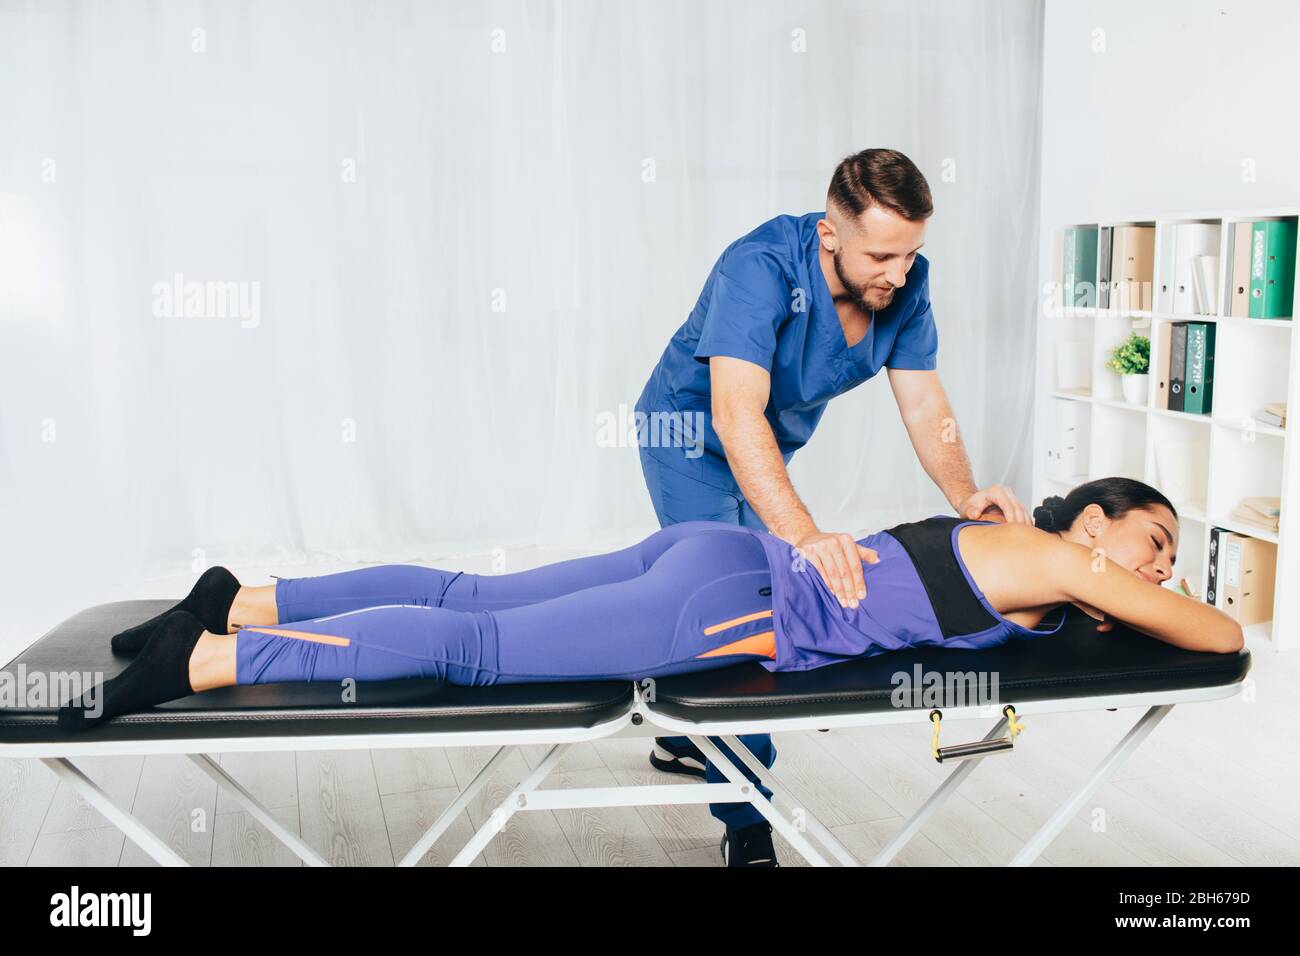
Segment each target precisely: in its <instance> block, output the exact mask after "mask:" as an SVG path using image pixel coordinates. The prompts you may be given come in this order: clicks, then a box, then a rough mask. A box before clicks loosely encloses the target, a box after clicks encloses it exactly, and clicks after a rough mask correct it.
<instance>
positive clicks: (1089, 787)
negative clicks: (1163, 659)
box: [1007, 704, 1174, 866]
mask: <svg viewBox="0 0 1300 956" xmlns="http://www.w3.org/2000/svg"><path fill="white" fill-rule="evenodd" d="M1173 709H1174V705H1173V704H1157V705H1156V706H1154V707H1151V708H1150V709H1149V710H1147V712H1146V713H1144V714H1143V715H1142V716H1141V717H1139V718H1138V721H1137V723H1135V724H1134V725H1133V726H1132V727H1131V728H1130V729H1129V732H1128V733H1127V734H1125V735H1124V739H1122V740H1121V741H1120V742H1119V743H1118V744H1116V745H1115V747H1114V748H1113V749H1112V750H1111V752H1110V753H1108V754H1107V755H1106V756H1105V757H1104V758H1103V759H1102V761H1101V763H1099V764H1098V765H1097V767H1096V769H1095V770H1093V772H1092V773H1091V774H1089V776H1088V779H1087V780H1085V781H1084V782H1083V786H1081V787H1080V788H1079V789H1078V790H1076V791H1075V792H1074V794H1073V795H1072V796H1071V797H1070V798H1069V799H1068V800H1066V801H1065V803H1063V804H1061V806H1060V807H1059V808H1057V810H1056V812H1055V813H1053V814H1052V817H1051V819H1050V820H1048V821H1047V822H1046V823H1044V824H1043V826H1042V828H1041V829H1040V830H1039V831H1038V832H1037V833H1035V834H1034V835H1033V836H1032V837H1031V838H1030V839H1029V842H1028V843H1026V844H1025V845H1024V846H1023V847H1021V849H1020V852H1019V853H1017V854H1016V855H1015V857H1014V858H1013V859H1012V860H1011V862H1010V863H1009V864H1007V865H1008V866H1029V864H1031V863H1033V862H1034V860H1036V859H1038V855H1039V854H1040V853H1042V852H1043V850H1045V849H1047V846H1048V844H1050V843H1051V842H1052V841H1053V840H1054V839H1056V836H1057V834H1059V833H1060V832H1061V830H1062V829H1064V828H1065V825H1066V824H1067V823H1069V822H1070V821H1071V820H1072V819H1074V815H1075V814H1076V813H1078V812H1079V811H1080V810H1082V809H1083V805H1084V804H1085V803H1087V802H1088V800H1089V798H1090V797H1092V795H1093V794H1094V793H1096V792H1097V790H1098V789H1099V788H1100V787H1101V785H1102V784H1103V783H1105V782H1106V779H1107V778H1108V777H1109V776H1110V775H1111V774H1112V773H1114V772H1115V771H1116V770H1118V769H1119V767H1120V765H1121V764H1123V763H1124V761H1125V760H1127V759H1128V758H1129V757H1130V756H1131V755H1132V753H1133V751H1135V750H1137V748H1138V747H1140V746H1141V745H1142V741H1144V740H1146V739H1147V737H1148V736H1149V735H1150V734H1151V731H1153V730H1155V729H1156V727H1157V726H1158V725H1159V724H1160V721H1162V720H1164V719H1165V715H1166V714H1168V713H1169V712H1170V711H1171V710H1173Z"/></svg>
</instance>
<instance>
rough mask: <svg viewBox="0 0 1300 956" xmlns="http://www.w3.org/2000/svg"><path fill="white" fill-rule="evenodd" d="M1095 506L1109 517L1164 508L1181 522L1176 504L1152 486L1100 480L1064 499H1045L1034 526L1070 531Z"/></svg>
mask: <svg viewBox="0 0 1300 956" xmlns="http://www.w3.org/2000/svg"><path fill="white" fill-rule="evenodd" d="M1091 504H1096V505H1100V506H1101V510H1102V511H1103V512H1105V514H1106V517H1107V518H1122V517H1124V515H1126V514H1128V513H1129V512H1130V511H1132V510H1133V509H1135V508H1150V507H1152V506H1153V505H1164V506H1165V507H1166V508H1168V509H1169V510H1170V511H1171V512H1173V516H1174V520H1175V521H1176V520H1178V512H1177V511H1176V510H1174V506H1173V504H1171V503H1170V501H1169V499H1168V498H1166V497H1165V496H1164V495H1162V494H1161V493H1160V492H1158V491H1156V490H1155V489H1154V488H1152V487H1151V486H1150V485H1148V484H1145V483H1143V482H1141V481H1136V480H1134V479H1132V478H1098V479H1097V480H1096V481H1089V482H1085V483H1084V484H1082V485H1079V486H1078V487H1077V488H1072V489H1071V490H1070V493H1069V494H1068V495H1066V496H1065V497H1064V498H1062V497H1061V496H1060V495H1052V496H1050V497H1048V498H1044V499H1043V503H1042V504H1041V505H1039V506H1038V507H1037V508H1035V509H1034V527H1036V528H1042V529H1043V530H1044V531H1066V530H1068V529H1069V527H1070V525H1072V524H1074V519H1075V518H1077V517H1079V514H1080V512H1082V511H1083V509H1084V508H1086V507H1088V505H1091Z"/></svg>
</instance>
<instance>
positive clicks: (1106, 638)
mask: <svg viewBox="0 0 1300 956" xmlns="http://www.w3.org/2000/svg"><path fill="white" fill-rule="evenodd" d="M1096 626H1097V622H1096V621H1095V620H1093V619H1092V618H1091V617H1089V616H1088V615H1086V614H1084V613H1082V612H1081V611H1079V610H1078V609H1077V608H1073V607H1071V608H1070V609H1069V612H1068V613H1067V615H1066V619H1065V622H1064V623H1063V624H1062V625H1061V629H1060V630H1059V631H1058V632H1057V633H1056V634H1053V635H1051V636H1048V637H1041V638H1035V639H1032V640H1015V641H1011V642H1009V643H1007V644H1003V645H1002V646H1000V647H994V648H989V649H987V650H980V651H970V650H960V649H956V648H952V649H943V648H917V649H915V650H907V651H894V652H892V653H889V654H881V655H879V656H876V657H864V658H857V659H854V660H850V661H845V662H843V663H840V664H831V665H829V666H826V667H820V668H817V669H816V670H811V671H789V672H785V673H770V672H768V671H767V670H766V669H765V668H763V667H760V666H759V665H758V664H756V663H748V664H741V665H738V666H736V667H728V668H725V669H722V670H716V671H701V672H697V673H694V674H684V675H680V676H676V677H661V678H658V679H657V680H655V681H654V684H653V700H652V701H651V702H650V704H649V706H650V709H651V710H654V711H656V712H658V713H662V714H665V715H668V716H671V717H678V718H681V719H684V720H689V721H694V722H704V721H713V720H739V719H748V718H753V717H809V716H813V717H815V716H821V715H825V714H844V713H863V712H872V711H890V710H896V709H899V708H898V707H897V706H895V702H894V699H893V695H894V691H895V688H896V687H897V686H899V684H898V682H896V680H895V676H896V675H898V674H900V673H903V674H906V675H908V678H909V681H910V684H911V685H912V686H916V681H915V680H914V678H915V667H916V666H917V665H920V667H921V672H922V675H924V674H927V673H936V672H937V673H941V674H947V673H970V672H975V673H977V674H984V675H989V682H988V683H987V685H986V686H987V687H988V688H989V690H990V691H991V690H992V684H991V675H993V674H996V675H997V679H998V683H997V702H998V703H1010V704H1014V703H1016V702H1017V701H1033V700H1050V699H1056V698H1062V697H1095V696H1102V695H1106V696H1109V695H1115V694H1136V693H1141V692H1146V691H1169V690H1181V689H1188V688H1197V687H1218V686H1222V685H1224V684H1232V683H1236V682H1238V681H1240V680H1242V678H1244V677H1245V676H1246V672H1247V671H1249V670H1250V652H1249V651H1247V650H1246V649H1245V648H1243V649H1242V650H1240V651H1238V652H1236V653H1234V654H1207V653H1203V652H1200V651H1188V650H1183V649H1182V648H1178V647H1174V646H1173V645H1171V644H1166V643H1164V642H1163V641H1158V640H1156V639H1154V638H1151V637H1147V636H1146V635H1144V634H1139V633H1137V632H1136V631H1133V630H1131V629H1129V628H1127V627H1123V626H1121V625H1118V624H1116V625H1115V629H1114V630H1113V631H1109V632H1098V631H1097V630H1096ZM959 688H960V685H956V684H955V685H953V688H950V687H949V685H948V682H947V681H946V680H945V681H944V696H942V697H941V699H940V701H939V702H938V704H937V705H938V706H940V707H955V706H959V703H960V701H959V700H958V699H956V697H957V693H959V692H960V690H959ZM949 689H956V693H954V694H953V695H951V696H949V695H948V693H947V692H948V690H949ZM903 703H904V705H906V706H908V707H913V706H915V708H916V709H924V710H929V709H930V707H931V706H932V704H931V703H930V702H929V701H914V700H913V699H912V698H910V697H908V698H907V699H906V700H904V701H903Z"/></svg>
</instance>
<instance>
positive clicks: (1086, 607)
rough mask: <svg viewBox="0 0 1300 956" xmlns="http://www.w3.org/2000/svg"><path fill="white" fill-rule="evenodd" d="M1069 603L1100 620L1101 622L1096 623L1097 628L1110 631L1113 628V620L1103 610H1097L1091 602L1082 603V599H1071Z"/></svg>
mask: <svg viewBox="0 0 1300 956" xmlns="http://www.w3.org/2000/svg"><path fill="white" fill-rule="evenodd" d="M1071 603H1072V604H1073V605H1074V606H1075V607H1077V608H1078V609H1079V610H1080V611H1082V612H1083V613H1084V614H1086V615H1088V616H1089V617H1092V618H1096V619H1097V620H1099V621H1101V623H1100V624H1098V625H1097V630H1099V631H1111V630H1114V629H1115V622H1114V621H1113V620H1112V619H1111V618H1108V617H1107V616H1106V612H1105V611H1099V610H1098V609H1097V608H1095V607H1093V606H1092V605H1091V604H1084V603H1083V602H1082V601H1072V602H1071Z"/></svg>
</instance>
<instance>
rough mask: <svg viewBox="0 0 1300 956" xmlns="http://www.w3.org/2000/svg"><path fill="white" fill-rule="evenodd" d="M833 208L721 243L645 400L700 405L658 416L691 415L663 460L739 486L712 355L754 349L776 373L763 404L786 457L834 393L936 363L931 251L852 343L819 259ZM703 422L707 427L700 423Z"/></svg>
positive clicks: (646, 405)
mask: <svg viewBox="0 0 1300 956" xmlns="http://www.w3.org/2000/svg"><path fill="white" fill-rule="evenodd" d="M824 218H826V214H825V213H824V212H810V213H807V214H805V215H803V216H777V217H776V218H774V219H769V220H768V221H767V222H765V223H763V224H762V225H761V226H759V227H758V228H757V229H755V230H753V231H752V232H750V233H748V234H747V235H744V236H741V237H740V238H739V239H737V240H736V241H735V242H733V243H732V244H731V245H729V246H727V248H726V249H724V250H723V252H722V255H721V256H720V257H719V258H718V261H717V262H716V263H715V264H714V266H713V270H712V271H711V272H710V273H709V278H708V280H707V281H706V282H705V283H704V290H703V291H702V292H701V293H700V298H699V301H697V302H696V304H695V308H694V309H692V310H691V314H690V315H689V316H688V317H687V319H686V321H685V322H684V323H682V326H681V328H679V329H678V330H677V331H676V332H675V333H673V337H672V339H671V340H670V341H669V342H668V347H667V348H665V349H664V352H663V355H662V357H661V358H660V359H659V364H657V365H656V366H655V368H654V371H653V372H651V373H650V379H649V381H647V382H646V385H645V388H644V389H643V390H642V392H641V397H640V398H639V399H638V400H637V404H636V410H637V411H638V412H642V413H644V414H646V415H650V414H652V413H654V412H678V413H702V416H701V415H695V414H691V415H689V416H687V415H678V416H671V415H670V416H661V419H660V420H661V421H674V422H675V421H679V420H680V421H684V422H686V424H685V426H684V427H685V429H686V432H685V434H682V433H680V432H675V433H674V438H673V440H672V441H671V442H667V444H668V446H669V447H652V449H651V452H652V454H655V455H656V457H658V458H660V460H664V461H666V462H667V463H668V464H670V465H674V466H675V467H678V468H679V470H684V471H687V473H690V474H695V475H696V476H701V469H703V470H704V472H705V474H707V476H708V477H709V478H710V479H712V480H714V481H715V482H718V483H721V484H723V485H724V486H727V487H732V488H734V487H735V483H734V479H731V475H730V469H729V468H727V466H726V461H725V452H724V451H723V447H722V442H721V440H720V439H719V438H718V436H717V433H716V432H714V430H713V416H712V412H711V408H712V400H711V391H710V385H709V364H708V363H709V357H710V356H712V355H729V356H732V357H734V358H739V359H745V360H746V361H749V362H753V363H754V364H755V365H760V366H762V367H763V368H765V369H767V370H768V371H769V372H770V374H771V377H772V387H771V397H770V399H769V401H768V404H767V409H766V411H765V414H766V416H767V420H768V422H769V423H770V424H771V426H772V432H773V434H774V435H775V436H776V441H777V445H778V446H779V447H780V449H781V455H782V457H783V458H784V459H785V460H786V461H787V462H788V461H789V460H790V458H791V456H792V455H793V454H794V453H795V451H797V450H798V449H799V448H802V447H803V445H804V444H805V443H806V442H807V441H808V439H809V438H811V437H812V433H813V430H814V429H816V427H817V423H818V421H820V420H821V417H822V413H823V412H824V411H825V410H826V403H827V402H829V401H830V400H831V399H832V398H834V397H835V396H836V395H841V394H843V393H844V392H847V391H848V390H849V389H851V388H854V387H855V386H857V385H860V384H862V383H863V382H865V381H866V380H867V379H869V378H871V377H873V376H874V375H875V374H876V373H877V372H879V371H880V369H881V368H883V367H889V368H911V369H933V368H934V367H935V360H936V357H937V354H938V349H939V339H938V334H937V332H936V330H935V325H934V313H933V312H932V311H931V308H930V283H929V272H930V264H929V262H928V260H926V258H925V256H923V255H921V254H920V253H918V254H917V256H916V258H915V259H914V260H913V262H912V268H911V269H910V270H909V271H908V273H907V281H906V283H905V284H904V285H903V287H902V288H901V289H898V290H897V291H896V292H895V293H894V298H893V300H892V301H891V302H890V303H889V305H888V306H887V307H886V308H884V309H881V310H879V311H877V312H874V313H873V314H872V320H871V325H870V326H869V327H868V329H867V334H866V335H865V336H864V337H863V339H862V341H860V342H858V343H857V344H856V345H854V346H853V347H852V348H849V346H848V344H847V343H846V342H845V339H844V330H843V328H842V327H841V326H840V320H839V315H838V314H837V313H836V311H835V303H834V300H832V298H831V292H830V289H829V288H828V287H827V285H826V278H825V276H824V275H823V274H822V269H821V262H820V260H819V258H818V244H819V240H818V236H817V223H818V221H820V220H822V219H824ZM699 422H702V425H703V427H702V428H701V429H699V430H698V431H696V430H694V429H693V425H694V424H695V423H699ZM647 431H648V432H649V433H650V435H651V436H653V435H655V434H656V433H657V430H655V429H647ZM700 439H702V440H703V453H701V450H700V448H699V444H700ZM640 441H641V442H642V444H647V443H650V444H652V445H662V444H663V443H664V441H665V440H664V438H663V436H662V435H660V437H658V438H656V437H650V438H647V437H646V436H645V435H644V434H643V435H642V436H641V437H640ZM690 462H694V463H693V464H689V466H688V468H682V465H683V464H684V463H690Z"/></svg>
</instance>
